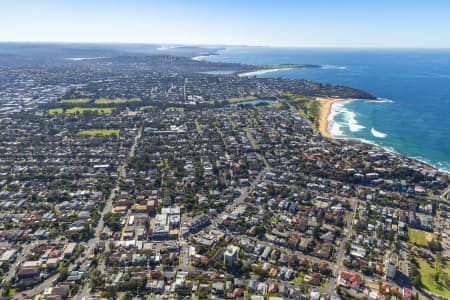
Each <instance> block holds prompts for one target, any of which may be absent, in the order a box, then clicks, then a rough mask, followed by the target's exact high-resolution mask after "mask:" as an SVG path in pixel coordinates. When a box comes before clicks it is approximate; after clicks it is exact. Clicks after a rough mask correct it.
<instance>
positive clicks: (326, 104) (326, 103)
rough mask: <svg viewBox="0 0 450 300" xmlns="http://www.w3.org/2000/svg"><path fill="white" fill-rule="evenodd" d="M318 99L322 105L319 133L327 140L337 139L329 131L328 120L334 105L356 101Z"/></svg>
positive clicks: (347, 99) (349, 99) (348, 99)
mask: <svg viewBox="0 0 450 300" xmlns="http://www.w3.org/2000/svg"><path fill="white" fill-rule="evenodd" d="M316 99H317V100H319V103H320V112H319V116H320V117H319V132H320V134H321V135H322V136H324V137H326V138H329V139H335V137H334V136H333V135H332V134H331V133H330V131H329V130H328V125H329V120H328V118H329V116H330V114H331V110H332V107H333V104H335V103H338V102H345V101H353V100H355V99H351V98H325V97H317V98H316Z"/></svg>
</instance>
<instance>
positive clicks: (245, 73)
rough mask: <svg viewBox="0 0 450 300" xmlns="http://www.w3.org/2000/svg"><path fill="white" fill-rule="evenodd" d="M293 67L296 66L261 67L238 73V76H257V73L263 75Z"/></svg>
mask: <svg viewBox="0 0 450 300" xmlns="http://www.w3.org/2000/svg"><path fill="white" fill-rule="evenodd" d="M292 69H295V68H276V69H259V70H255V71H250V72H244V73H239V74H237V76H239V77H249V76H257V75H262V74H266V73H271V72H277V71H284V70H292Z"/></svg>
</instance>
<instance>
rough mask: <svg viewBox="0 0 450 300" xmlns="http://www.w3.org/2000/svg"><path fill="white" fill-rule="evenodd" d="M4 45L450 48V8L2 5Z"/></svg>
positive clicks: (255, 1) (413, 2)
mask: <svg viewBox="0 0 450 300" xmlns="http://www.w3.org/2000/svg"><path fill="white" fill-rule="evenodd" d="M0 41H41V42H42V41H46V42H54V41H55V42H125V43H156V44H209V45H261V46H295V47H362V48H450V1H448V0H423V1H422V0H373V1H370V0H367V1H366V0H0Z"/></svg>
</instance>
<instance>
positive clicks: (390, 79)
mask: <svg viewBox="0 0 450 300" xmlns="http://www.w3.org/2000/svg"><path fill="white" fill-rule="evenodd" d="M204 59H206V60H210V61H223V62H239V63H249V64H282V63H299V64H301V63H304V64H318V65H321V66H322V68H309V69H294V70H282V71H276V72H271V73H266V74H262V75H259V77H285V78H302V79H308V80H314V81H319V82H329V83H334V84H342V85H347V86H351V87H355V88H360V89H363V90H366V91H368V92H370V93H372V94H374V95H375V96H377V97H380V98H387V99H390V100H392V101H385V102H382V103H376V102H370V101H352V102H348V103H340V104H338V105H335V106H334V109H333V110H334V111H333V120H332V122H330V127H331V128H330V129H331V130H332V133H333V134H335V136H336V137H339V138H356V139H364V140H367V141H370V142H373V143H376V144H378V145H380V146H383V147H386V148H389V149H392V150H394V151H396V152H399V153H402V154H405V155H407V156H410V157H414V158H418V159H420V160H423V161H426V162H428V163H430V164H432V165H434V166H436V167H438V168H441V169H445V170H447V171H450V49H442V50H440V49H433V50H431V49H427V50H424V49H410V50H409V49H408V50H403V49H402V50H399V49H311V48H310V49H303V48H302V49H299V48H268V47H232V48H227V49H226V50H224V51H222V52H221V53H220V54H219V55H214V56H209V57H206V58H204Z"/></svg>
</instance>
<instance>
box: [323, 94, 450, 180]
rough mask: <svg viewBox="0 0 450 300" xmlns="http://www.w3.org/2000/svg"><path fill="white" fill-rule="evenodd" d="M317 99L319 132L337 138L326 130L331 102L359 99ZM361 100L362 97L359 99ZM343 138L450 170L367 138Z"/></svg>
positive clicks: (438, 169)
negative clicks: (318, 104)
mask: <svg viewBox="0 0 450 300" xmlns="http://www.w3.org/2000/svg"><path fill="white" fill-rule="evenodd" d="M316 99H317V100H319V102H320V118H319V132H320V134H321V135H322V136H323V137H326V138H328V139H337V138H336V137H334V136H333V135H332V134H331V133H330V132H329V130H328V126H329V121H330V120H328V119H329V116H330V114H331V112H332V108H333V104H336V103H340V102H350V101H354V100H359V99H352V98H348V99H345V98H326V97H317V98H316ZM361 100H363V99H361ZM380 102H392V101H390V100H384V99H382V100H381V101H380ZM340 139H343V140H348V141H356V142H359V143H364V144H369V145H372V146H376V147H379V148H381V149H383V150H384V151H386V152H389V153H393V154H395V155H400V156H403V157H406V158H408V159H412V160H415V161H417V162H419V163H420V164H423V165H426V166H427V167H428V168H430V169H433V170H437V171H439V172H443V173H447V174H450V171H448V170H446V169H443V168H442V167H440V166H438V165H436V164H434V163H432V162H430V161H427V160H426V159H425V158H423V157H415V156H409V155H406V154H404V153H401V152H400V151H398V150H396V149H393V148H389V147H386V146H382V145H380V144H377V143H376V142H373V141H370V140H367V139H361V138H349V137H345V138H340Z"/></svg>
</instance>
